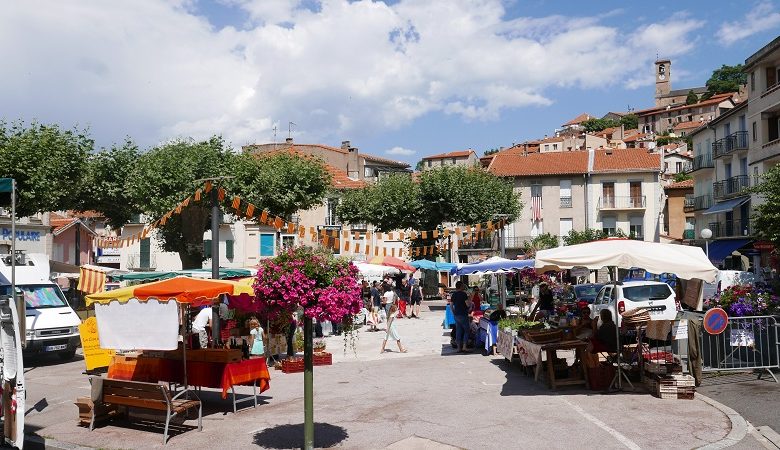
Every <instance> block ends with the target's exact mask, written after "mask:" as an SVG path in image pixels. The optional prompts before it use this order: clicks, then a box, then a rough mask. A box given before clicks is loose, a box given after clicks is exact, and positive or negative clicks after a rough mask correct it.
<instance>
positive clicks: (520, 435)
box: [28, 302, 731, 449]
mask: <svg viewBox="0 0 780 450" xmlns="http://www.w3.org/2000/svg"><path fill="white" fill-rule="evenodd" d="M428 304H429V305H431V306H433V308H434V310H433V311H430V312H428V311H424V312H423V318H422V319H419V320H415V319H402V320H399V321H398V322H397V326H398V331H399V333H400V334H401V336H402V337H403V340H404V345H405V346H406V347H407V348H408V349H409V353H405V354H401V353H398V352H397V351H395V352H388V353H385V354H383V355H380V354H379V348H380V346H381V341H382V339H383V338H384V335H385V333H384V332H377V333H370V332H365V331H361V332H360V333H359V340H358V341H357V356H355V354H354V353H353V352H352V351H351V350H350V349H348V351H347V353H346V354H344V352H343V342H344V341H343V338H342V337H339V336H333V337H329V338H327V345H328V349H329V350H330V351H331V352H333V354H334V365H333V366H326V367H316V368H315V373H314V380H315V386H314V388H315V389H314V391H315V399H314V406H315V422H317V427H316V430H315V436H316V444H317V446H338V447H340V448H361V449H362V448H385V447H390V448H452V447H457V448H497V449H498V448H501V449H506V448H587V447H593V448H626V447H628V448H665V449H666V448H680V449H687V448H695V447H700V446H703V445H706V444H710V443H715V442H718V441H720V440H721V439H722V438H724V437H725V436H726V435H727V434H728V433H729V431H730V429H731V424H730V421H729V419H728V418H727V417H726V416H725V415H724V414H723V413H721V412H720V411H719V410H717V409H715V408H713V407H712V406H710V405H708V404H707V403H705V402H703V401H701V400H698V399H697V400H693V401H683V400H679V401H676V400H675V401H673V400H660V399H657V398H654V397H652V396H650V395H649V394H647V393H645V392H644V391H641V390H638V391H637V392H636V393H633V392H631V391H628V392H625V393H618V394H608V395H605V394H601V393H594V392H591V391H586V390H582V389H565V388H564V389H561V390H559V391H555V392H551V391H548V390H547V388H546V386H544V385H543V384H542V383H535V382H534V381H533V380H532V379H531V378H528V377H526V376H524V375H522V374H521V373H520V371H519V370H518V368H517V367H510V365H509V363H508V362H507V361H505V360H504V359H503V358H501V357H494V356H482V355H481V354H478V353H474V354H455V353H453V352H452V349H451V347H450V346H449V333H448V332H445V331H444V330H443V329H442V328H441V321H442V318H443V316H444V312H443V308H442V306H443V303H441V302H439V303H436V302H430V303H428ZM437 306H438V307H439V308H437ZM388 344H389V343H388ZM388 348H393V349H395V350H397V347H395V346H393V347H390V345H388ZM66 368H67V370H65V369H66ZM81 370H83V362H80V361H79V362H73V363H70V364H67V365H56V366H48V367H40V368H35V369H32V370H30V371H29V372H28V379H29V380H30V388H29V397H28V405H33V404H35V403H36V402H37V401H39V400H40V398H41V397H40V395H41V394H46V393H50V395H51V396H52V397H51V398H50V399H48V403H49V405H51V406H54V407H53V408H48V407H47V408H43V410H42V411H41V412H37V411H34V412H32V413H31V414H30V415H29V416H28V423H29V424H30V425H31V430H34V431H36V433H37V434H38V435H39V436H44V437H47V438H49V439H55V440H57V441H60V442H68V443H74V444H79V445H83V446H89V447H100V448H150V447H156V448H161V447H162V433H161V432H159V430H155V431H150V430H149V429H148V428H145V427H142V426H135V427H133V428H131V427H128V426H127V424H116V425H112V424H108V425H104V426H102V427H99V428H97V429H96V430H95V431H94V432H91V433H90V432H89V431H88V430H87V429H85V428H81V427H78V426H76V415H77V414H76V408H75V406H73V405H72V399H75V397H76V396H78V395H84V392H85V391H86V385H87V381H86V377H84V376H83V375H81V374H80V373H79V372H80V371H81ZM53 372H54V373H53ZM55 374H56V375H55ZM271 377H272V380H271V389H270V390H268V391H267V392H266V393H265V394H264V396H263V402H262V403H263V404H262V405H260V406H258V408H257V409H256V410H255V409H253V408H248V409H244V410H243V411H239V413H238V414H233V413H232V412H231V413H227V412H226V411H229V410H230V407H229V406H228V402H227V401H222V400H221V399H220V398H219V395H218V393H217V392H204V395H203V400H205V403H206V405H207V411H204V415H205V417H204V421H203V431H202V432H198V431H196V430H190V431H186V432H184V433H181V434H176V435H174V436H173V438H172V439H171V440H170V441H169V443H168V445H167V446H166V448H192V449H194V448H204V447H211V446H214V447H218V448H231V449H232V448H258V447H260V448H263V447H265V448H294V447H299V446H300V445H301V441H302V434H303V433H302V431H301V430H302V427H301V425H300V424H301V423H302V421H303V374H300V373H299V374H283V373H281V372H280V371H275V370H272V371H271ZM242 392H246V388H242ZM54 403H57V404H56V405H54ZM193 423H194V421H188V422H187V425H191V424H193Z"/></svg>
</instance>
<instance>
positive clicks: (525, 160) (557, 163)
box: [488, 151, 588, 177]
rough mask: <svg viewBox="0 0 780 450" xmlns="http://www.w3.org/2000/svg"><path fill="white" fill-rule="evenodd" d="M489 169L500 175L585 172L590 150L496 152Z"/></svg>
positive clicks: (515, 175) (519, 175) (527, 175)
mask: <svg viewBox="0 0 780 450" xmlns="http://www.w3.org/2000/svg"><path fill="white" fill-rule="evenodd" d="M488 171H489V172H492V173H493V174H495V175H498V176H500V177H522V176H526V177H529V176H544V175H569V174H584V173H586V172H587V171H588V152H582V151H576V152H555V153H529V154H528V155H527V156H523V155H522V154H502V153H499V154H496V155H495V157H494V158H493V162H491V163H490V166H489V167H488Z"/></svg>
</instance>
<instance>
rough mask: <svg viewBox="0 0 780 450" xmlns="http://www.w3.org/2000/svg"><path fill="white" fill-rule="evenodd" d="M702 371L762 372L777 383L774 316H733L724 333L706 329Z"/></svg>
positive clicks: (778, 344) (777, 345)
mask: <svg viewBox="0 0 780 450" xmlns="http://www.w3.org/2000/svg"><path fill="white" fill-rule="evenodd" d="M701 356H702V372H725V371H745V370H758V371H760V372H759V375H758V376H759V378H760V377H761V374H763V372H764V371H766V372H767V373H769V375H771V376H772V378H773V379H774V380H775V382H777V381H778V380H777V377H775V374H774V373H772V369H780V364H779V360H780V342H779V341H778V324H777V319H775V318H774V317H772V316H748V317H729V324H728V325H727V326H726V329H725V330H724V331H723V333H721V334H714V335H713V334H709V333H707V331H705V330H704V327H702V341H701Z"/></svg>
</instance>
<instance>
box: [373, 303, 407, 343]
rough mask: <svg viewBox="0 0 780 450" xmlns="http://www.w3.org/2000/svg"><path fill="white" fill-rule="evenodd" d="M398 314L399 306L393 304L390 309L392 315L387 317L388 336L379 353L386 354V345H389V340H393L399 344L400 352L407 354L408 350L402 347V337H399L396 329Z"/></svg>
mask: <svg viewBox="0 0 780 450" xmlns="http://www.w3.org/2000/svg"><path fill="white" fill-rule="evenodd" d="M397 312H398V305H396V304H393V305H392V306H391V307H390V314H388V315H387V335H385V340H384V341H382V350H381V351H380V352H379V353H380V354H381V353H384V352H385V345H387V340H388V339H393V340H395V342H396V343H397V344H398V350H399V351H400V352H401V353H406V349H405V348H404V346H403V345H401V336H399V335H398V331H397V330H396V329H395V314H396V313H397Z"/></svg>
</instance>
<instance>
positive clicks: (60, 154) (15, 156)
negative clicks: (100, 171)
mask: <svg viewBox="0 0 780 450" xmlns="http://www.w3.org/2000/svg"><path fill="white" fill-rule="evenodd" d="M93 147H94V142H93V140H92V139H91V138H90V137H89V135H88V133H87V131H86V130H84V131H82V130H77V129H73V130H64V129H62V128H60V127H59V126H58V125H47V124H41V123H39V122H32V123H30V124H29V125H26V124H25V123H24V122H21V121H20V122H14V123H12V124H10V125H9V124H7V123H5V122H0V161H2V164H1V165H0V177H3V178H14V179H15V180H16V183H17V202H16V212H17V215H19V216H20V217H24V216H29V215H32V214H35V213H39V212H46V211H59V210H67V209H75V208H77V207H78V199H79V198H80V196H81V189H82V186H83V182H82V177H83V174H84V170H85V168H86V165H87V155H89V153H90V152H91V151H92V149H93ZM8 200H10V197H8Z"/></svg>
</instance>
